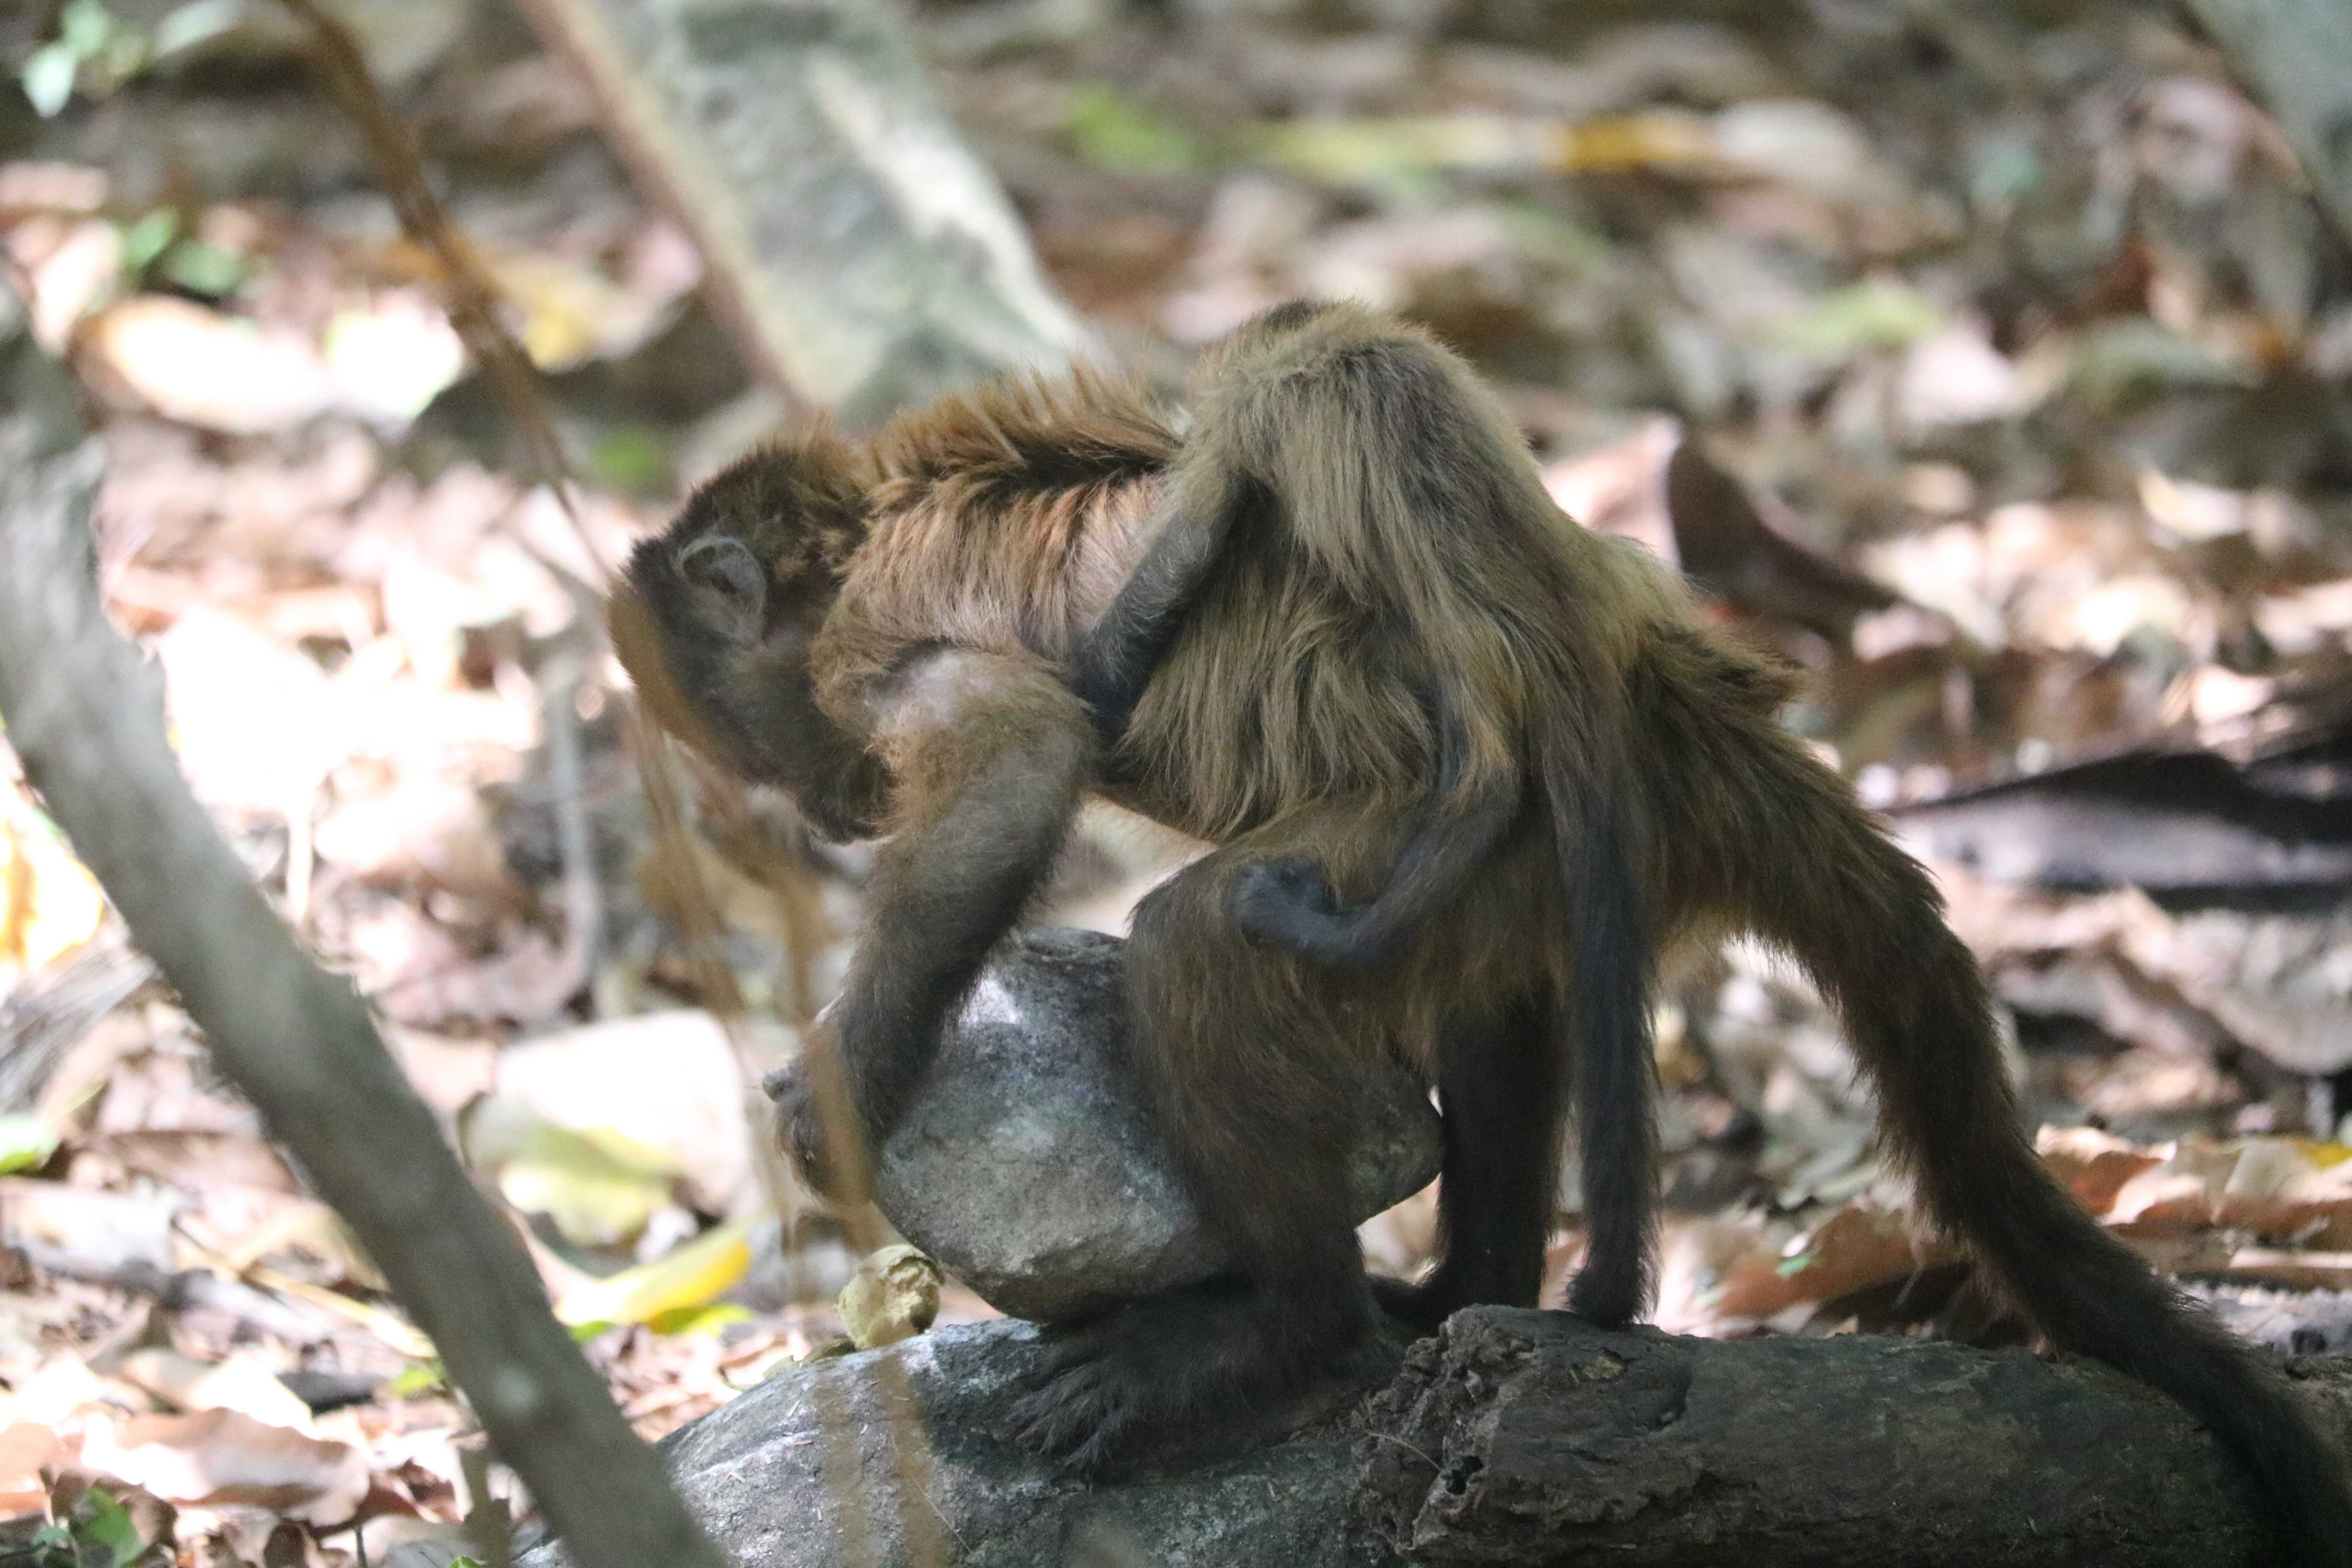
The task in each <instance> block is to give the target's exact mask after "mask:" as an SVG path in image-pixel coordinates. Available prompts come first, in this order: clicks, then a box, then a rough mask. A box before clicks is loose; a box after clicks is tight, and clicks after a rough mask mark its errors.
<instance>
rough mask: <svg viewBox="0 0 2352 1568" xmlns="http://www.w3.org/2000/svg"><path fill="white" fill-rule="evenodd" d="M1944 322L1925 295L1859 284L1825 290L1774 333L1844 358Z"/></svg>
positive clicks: (1825, 356)
mask: <svg viewBox="0 0 2352 1568" xmlns="http://www.w3.org/2000/svg"><path fill="white" fill-rule="evenodd" d="M1943 324H1944V313H1943V311H1941V310H1937V308H1936V305H1935V302H1934V301H1933V300H1929V299H1928V298H1927V296H1926V295H1924V294H1920V293H1918V292H1917V291H1916V290H1914V289H1907V288H1904V287H1902V286H1901V285H1899V284H1893V283H1878V282H1871V283H1857V284H1855V285H1853V287H1852V288H1848V289H1833V290H1832V291H1831V292H1829V293H1827V294H1823V295H1822V296H1821V297H1820V298H1819V299H1817V300H1814V301H1813V302H1812V303H1811V305H1809V306H1807V307H1806V308H1805V310H1803V311H1802V312H1801V314H1799V315H1797V316H1796V317H1794V318H1792V319H1791V320H1790V321H1783V322H1781V323H1780V327H1779V329H1778V330H1777V331H1775V332H1774V333H1773V337H1774V338H1775V340H1776V341H1777V342H1779V343H1780V346H1781V347H1782V348H1786V349H1790V350H1792V351H1794V352H1795V353H1801V354H1804V355H1807V356H1808V357H1810V358H1814V359H1822V360H1831V361H1843V360H1848V359H1852V358H1853V356H1854V355H1856V354H1858V353H1864V351H1866V350H1869V349H1880V348H1900V347H1902V346H1903V345H1904V344H1906V343H1909V342H1916V341H1917V340H1918V339H1920V338H1924V337H1926V336H1927V334H1928V333H1930V332H1932V331H1935V330H1936V329H1937V328H1938V327H1940V326H1942V325H1943Z"/></svg>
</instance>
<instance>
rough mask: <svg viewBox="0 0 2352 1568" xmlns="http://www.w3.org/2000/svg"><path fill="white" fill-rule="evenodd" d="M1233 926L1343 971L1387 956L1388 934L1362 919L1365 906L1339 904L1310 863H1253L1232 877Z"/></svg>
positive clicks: (1390, 951)
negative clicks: (1235, 925) (1234, 924)
mask: <svg viewBox="0 0 2352 1568" xmlns="http://www.w3.org/2000/svg"><path fill="white" fill-rule="evenodd" d="M1229 898H1230V904H1229V907H1230V909H1231V910H1232V913H1233V917H1234V923H1236V924H1237V925H1239V926H1240V927H1241V928H1242V930H1243V931H1244V932H1246V933H1247V934H1248V935H1250V936H1254V937H1255V938H1257V939H1258V940H1259V941H1260V942H1272V943H1273V944H1274V945H1275V946H1276V947H1285V948H1288V949H1289V950H1290V951H1291V952H1295V953H1297V954H1299V955H1300V956H1301V957H1303V958H1311V959H1314V960H1315V961H1316V962H1317V963H1328V964H1332V965H1335V966H1337V967H1339V968H1343V969H1371V968H1376V967H1377V966H1379V965H1380V964H1381V963H1386V962H1387V961H1388V960H1389V958H1390V957H1391V955H1392V954H1393V952H1394V949H1395V942H1394V940H1393V935H1392V933H1390V932H1387V931H1382V930H1381V929H1380V928H1379V927H1377V926H1376V925H1374V924H1373V923H1372V922H1371V921H1368V920H1367V918H1366V917H1367V916H1368V915H1369V914H1370V910H1371V909H1372V906H1371V905H1370V904H1342V903H1340V902H1339V895H1338V894H1337V893H1335V892H1334V891H1333V890H1332V889H1331V882H1330V879H1328V877H1326V876H1325V875H1324V874H1323V867H1322V865H1321V864H1320V863H1319V862H1318V861H1315V860H1309V859H1304V858H1297V857H1287V858H1280V859H1272V860H1253V861H1251V862H1250V863H1249V864H1248V865H1246V866H1244V867H1243V868H1241V870H1240V871H1239V872H1238V873H1237V874H1235V876H1234V884H1233V891H1232V893H1231V894H1230V895H1229Z"/></svg>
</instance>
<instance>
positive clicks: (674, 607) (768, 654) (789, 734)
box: [607, 437, 888, 839]
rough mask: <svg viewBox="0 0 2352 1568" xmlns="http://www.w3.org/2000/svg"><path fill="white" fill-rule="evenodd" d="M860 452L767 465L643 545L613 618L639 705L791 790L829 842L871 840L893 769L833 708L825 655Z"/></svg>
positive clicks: (857, 508)
mask: <svg viewBox="0 0 2352 1568" xmlns="http://www.w3.org/2000/svg"><path fill="white" fill-rule="evenodd" d="M858 479H859V469H858V468H857V467H856V463H855V459H854V458H852V457H851V456H850V455H849V453H848V450H847V448H845V447H840V446H839V445H838V444H837V443H833V442H829V441H827V440H825V439H824V437H816V438H813V439H812V441H811V442H810V443H809V444H808V445H806V446H803V447H793V448H776V449H772V450H770V451H766V452H761V453H756V454H754V455H753V456H752V457H750V458H745V459H744V460H743V461H742V462H740V463H738V464H737V465H735V467H734V468H730V469H728V470H727V471H726V472H725V473H723V474H720V475H719V477H718V478H717V479H713V480H711V481H710V482H709V484H707V485H705V486H704V487H703V488H702V489H700V490H698V491H697V492H696V493H695V496H694V498H693V499H692V500H689V501H688V503H687V507H686V510H685V511H684V512H683V513H681V514H680V515H679V517H678V519H677V521H676V522H675V523H673V524H671V526H670V528H669V530H668V531H667V532H666V533H663V534H661V535H660V536H658V537H656V538H654V539H649V540H647V541H646V542H644V543H642V544H640V545H639V546H638V547H637V549H636V552H635V554H634V555H632V556H631V557H630V560H629V565H628V570H627V573H626V574H625V581H624V582H623V584H621V585H620V586H619V587H617V588H616V589H614V593H613V596H612V601H611V604H610V605H609V606H608V607H607V616H608V619H609V621H610V624H611V626H612V631H613V642H614V648H615V650H616V651H617V652H618V653H619V654H620V657H621V662H622V663H623V664H624V665H625V666H626V667H627V668H628V671H629V674H630V676H631V677H632V678H633V679H635V681H636V684H637V692H638V700H640V701H642V702H643V703H644V704H645V705H646V709H647V710H649V711H650V712H651V713H652V714H653V715H654V717H655V718H656V720H658V721H660V723H661V724H662V726H663V727H664V728H665V729H667V730H668V731H670V732H671V733H673V734H675V735H677V737H678V738H679V739H681V740H683V741H685V742H687V743H688V745H691V746H693V747H694V748H695V749H696V750H697V751H699V752H703V753H704V754H705V755H707V756H709V757H710V758H711V759H712V760H714V761H716V762H718V763H720V764H721V765H723V766H725V767H727V768H728V769H730V770H731V771H732V772H734V773H740V775H742V776H743V777H745V778H747V779H750V780H751V781H753V782H754V783H758V784H774V785H776V786H778V787H780V788H782V789H784V790H786V791H788V792H789V793H790V794H791V795H793V798H794V800H796V801H797V802H798V803H799V805H800V807H801V811H802V814H803V816H806V817H807V818H808V820H809V823H810V825H811V826H813V827H814V828H815V829H816V830H817V831H818V832H819V833H821V834H824V836H825V837H828V838H835V839H849V838H858V837H868V836H870V835H871V834H872V832H873V831H874V828H875V826H876V824H877V821H878V820H879V819H880V816H881V813H882V807H883V805H884V801H885V796H886V795H887V783H888V780H887V775H886V774H885V773H884V771H883V769H882V766H881V764H880V763H878V762H877V761H876V760H875V759H873V758H872V757H870V756H868V755H867V754H866V752H865V751H864V749H863V748H862V747H860V746H859V745H858V744H857V743H856V742H855V741H854V740H852V739H851V738H850V736H849V735H848V734H847V733H846V732H845V731H843V730H842V729H841V727H840V726H839V725H837V724H835V723H834V722H833V721H831V720H829V719H827V718H826V717H825V716H824V712H823V711H822V710H820V709H819V708H818V707H817V704H816V693H815V682H814V676H813V674H812V672H811V670H810V668H809V648H810V645H811V644H812V642H814V639H815V637H816V634H817V630H818V628H819V627H820V626H823V625H824V617H825V615H826V613H827V612H828V611H829V610H831V608H832V607H833V602H834V600H835V596H836V595H838V594H839V592H840V586H841V572H842V568H843V564H844V563H845V561H846V559H847V556H848V554H849V552H850V551H851V550H852V549H854V548H855V546H856V542H857V540H858V539H859V538H861V537H862V536H863V532H864V526H865V521H864V489H863V487H862V486H861V485H860V484H858V482H857V480H858Z"/></svg>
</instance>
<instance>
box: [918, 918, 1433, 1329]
mask: <svg viewBox="0 0 2352 1568" xmlns="http://www.w3.org/2000/svg"><path fill="white" fill-rule="evenodd" d="M1125 945H1126V944H1125V943H1124V942H1121V941H1120V940H1119V939H1118V938H1117V937H1111V936H1105V935H1102V934H1101V933H1099V932H1096V931H1058V930H1041V931H1024V932H1021V933H1019V934H1018V935H1016V936H1014V937H1013V939H1012V940H1011V941H1009V942H1006V943H1005V944H1004V945H1003V947H1002V948H1001V949H1000V950H999V951H998V952H997V955H996V956H995V957H994V958H993V959H992V961H991V962H990V963H989V964H988V967H987V968H986V969H985V970H983V971H982V973H981V977H980V981H979V983H978V984H976V985H974V986H973V987H972V991H971V995H970V997H969V998H968V999H967V1000H966V1002H965V1003H964V1006H963V1010H962V1012H961V1015H960V1016H958V1017H957V1018H956V1020H955V1021H954V1023H953V1024H951V1025H950V1026H949V1028H948V1031H947V1033H946V1036H945V1037H944V1038H943V1039H942V1040H941V1042H940V1054H939V1057H938V1058H937V1059H936V1060H935V1061H934V1062H933V1063H932V1065H931V1069H930V1073H929V1077H928V1078H926V1079H925V1080H924V1083H923V1087H922V1089H920V1091H919V1093H918V1094H917V1096H916V1098H915V1100H914V1103H913V1104H912V1105H911V1106H910V1107H909V1108H908V1111H907V1114H906V1116H905V1117H904V1118H903V1119H902V1120H901V1121H899V1123H898V1127H897V1128H896V1129H895V1130H894V1131H892V1132H891V1134H890V1136H889V1137H888V1139H887V1140H886V1141H885V1142H883V1145H882V1148H881V1150H880V1158H879V1160H878V1161H877V1171H876V1180H875V1189H876V1191H875V1196H876V1200H877V1202H878V1203H879V1205H881V1209H882V1212H883V1213H884V1214H885V1215H887V1216H888V1217H889V1220H890V1223H891V1224H892V1225H895V1226H898V1230H899V1232H900V1234H902V1235H904V1236H905V1237H907V1239H908V1240H909V1241H911V1242H913V1243H914V1244H915V1245H916V1246H917V1247H921V1248H922V1249H923V1250H924V1251H925V1252H928V1253H929V1254H930V1255H931V1256H932V1257H933V1258H937V1259H938V1260H939V1261H940V1263H941V1264H942V1265H943V1266H945V1267H946V1268H948V1269H949V1271H950V1272H951V1273H953V1274H954V1275H955V1276H956V1277H957V1278H958V1279H961V1280H962V1281H963V1282H964V1283H965V1284H967V1285H969V1286H971V1289H974V1290H976V1291H978V1292H979V1293H980V1295H981V1297H982V1299H983V1300H986V1301H987V1302H988V1303H989V1304H990V1305H991V1306H992V1307H995V1308H996V1309H997V1310H1000V1311H1003V1312H1005V1313H1008V1314H1010V1315H1011V1316H1013V1317H1016V1318H1028V1319H1032V1320H1034V1321H1040V1322H1052V1321H1060V1320H1066V1319H1070V1318H1075V1317H1082V1316H1084V1315H1086V1314H1087V1313H1089V1312H1093V1311H1098V1310H1101V1309H1103V1308H1105V1307H1108V1306H1111V1305H1114V1304H1116V1303H1118V1302H1119V1301H1123V1300H1133V1299H1135V1298H1137V1297H1139V1296H1147V1295H1150V1294H1153V1293H1155V1292H1158V1291H1161V1290H1167V1289H1174V1288H1176V1287H1178V1286H1182V1285H1190V1284H1194V1283H1197V1282H1199V1281H1201V1280H1203V1279H1210V1278H1211V1277H1213V1276H1214V1275H1216V1274H1217V1273H1219V1272H1221V1271H1222V1270H1223V1268H1225V1267H1226V1266H1227V1263H1228V1261H1229V1259H1228V1258H1226V1256H1225V1254H1224V1251H1223V1247H1221V1246H1220V1244H1219V1243H1218V1242H1217V1240H1216V1239H1215V1238H1214V1237H1213V1236H1212V1235H1211V1234H1210V1233H1209V1231H1208V1230H1207V1228H1206V1227H1205V1226H1203V1225H1202V1223H1201V1219H1200V1216H1199V1215H1197V1214H1196V1213H1194V1211H1193V1208H1192V1202H1191V1200H1190V1199H1189V1198H1188V1197H1187V1196H1186V1195H1185V1193H1184V1189H1183V1186H1182V1184H1181V1183H1180V1182H1179V1181H1178V1180H1177V1177H1176V1173H1175V1169H1174V1166H1173V1164H1172V1163H1171V1161H1170V1158H1169V1155H1168V1151H1167V1149H1166V1147H1165V1145H1163V1144H1162V1143H1161V1142H1160V1139H1159V1137H1158V1135H1157V1134H1156V1133H1155V1132H1154V1131H1153V1130H1152V1125H1151V1122H1150V1118H1149V1117H1148V1116H1147V1114H1146V1112H1145V1110H1144V1103H1145V1101H1144V1096H1143V1091H1142V1088H1141V1085H1140V1084H1139V1081H1138V1079H1137V1075H1136V1072H1135V1069H1134V1067H1133V1064H1132V1062H1131V1060H1130V1058H1129V1053H1128V1042H1127V1008H1126V998H1125V995H1124V985H1123V983H1122V978H1121V976H1122V971H1123V960H1122V952H1121V950H1122V948H1123V947H1124V946H1125ZM1358 1084H1359V1094H1360V1099H1359V1101H1358V1110H1357V1141H1356V1147H1355V1151H1354V1156H1353V1158H1352V1160H1351V1162H1350V1164H1349V1192H1350V1194H1351V1195H1352V1198H1353V1202H1354V1215H1353V1217H1355V1218H1356V1219H1359V1220H1361V1219H1368V1218H1370V1216H1371V1215H1375V1214H1378V1213H1379V1212H1380V1211H1381V1210H1382V1209H1384V1208H1387V1207H1389V1206H1390V1205H1393V1204H1396V1203H1400V1202H1402V1201H1403V1200H1404V1199H1405V1198H1407V1197H1410V1196H1412V1194H1414V1193H1416V1192H1418V1191H1420V1190H1421V1188H1423V1186H1425V1185H1427V1184H1429V1183H1430V1182H1431V1181H1433V1180H1434V1179H1435V1177H1436V1175H1437V1172H1438V1167H1439V1165H1440V1163H1442V1161H1443V1157H1444V1139H1443V1135H1442V1132H1441V1130H1440V1123H1439V1121H1438V1115H1437V1112H1436V1110H1434V1108H1433V1107H1432V1106H1431V1105H1430V1103H1429V1096H1428V1094H1427V1093H1426V1092H1425V1091H1424V1090H1423V1089H1422V1088H1421V1087H1420V1086H1419V1085H1418V1084H1416V1083H1415V1082H1413V1080H1412V1077H1411V1076H1410V1075H1409V1074H1407V1073H1406V1072H1405V1071H1404V1070H1403V1069H1402V1068H1398V1067H1396V1066H1394V1065H1393V1064H1391V1063H1388V1062H1386V1061H1381V1062H1378V1063H1377V1064H1372V1063H1368V1064H1367V1066H1366V1068H1365V1071H1364V1073H1363V1075H1362V1076H1361V1078H1360V1079H1359V1080H1358ZM1248 1092H1250V1090H1249V1086H1248V1085H1246V1084H1236V1085H1234V1093H1235V1094H1236V1095H1245V1094H1247V1093H1248Z"/></svg>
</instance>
